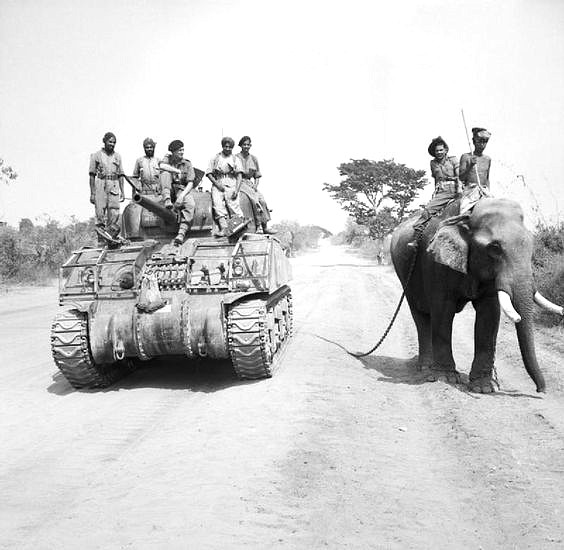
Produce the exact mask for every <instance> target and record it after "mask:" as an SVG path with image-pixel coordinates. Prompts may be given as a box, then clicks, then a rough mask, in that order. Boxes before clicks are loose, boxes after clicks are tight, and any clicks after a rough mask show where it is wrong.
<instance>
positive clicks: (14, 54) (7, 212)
mask: <svg viewBox="0 0 564 550" xmlns="http://www.w3.org/2000/svg"><path fill="white" fill-rule="evenodd" d="M0 37H1V38H0V40H1V48H0V71H1V72H0V74H1V77H2V78H1V80H0V105H1V111H0V113H1V114H0V157H1V158H3V159H4V160H5V161H6V162H7V163H8V164H9V165H11V166H12V167H13V168H14V169H15V170H16V171H17V172H18V174H19V177H18V179H17V180H16V181H14V182H13V183H11V184H10V185H9V186H5V185H3V186H2V187H1V188H0V220H1V219H4V220H5V221H7V222H8V223H10V224H12V225H15V224H17V223H18V221H19V220H20V219H21V218H24V217H27V218H30V219H32V220H33V221H34V222H36V223H42V222H44V221H45V220H47V219H50V218H51V219H57V220H60V221H62V222H66V221H68V220H69V219H70V217H71V216H75V217H76V218H78V219H81V220H83V219H87V218H88V217H90V216H92V215H93V206H92V205H91V204H90V202H89V194H90V191H89V185H88V164H89V157H90V154H91V153H93V152H94V151H96V150H97V149H99V148H100V147H101V146H102V136H103V135H104V133H105V132H106V131H108V130H111V131H113V132H114V133H115V134H116V135H117V145H116V150H117V151H118V152H119V153H120V154H121V156H122V159H123V163H124V168H125V171H126V173H131V171H132V170H133V165H134V162H135V159H136V158H137V157H139V156H142V154H143V149H142V141H143V139H144V138H145V137H148V136H149V137H152V138H154V139H155V140H156V141H157V150H156V154H157V156H159V155H163V154H164V153H165V152H166V149H167V146H168V143H169V142H170V141H172V140H173V139H182V140H183V141H184V143H185V156H186V157H187V158H189V159H190V160H191V161H192V163H193V164H194V166H196V167H198V168H202V169H205V168H206V167H207V164H208V162H209V159H210V158H211V157H212V156H213V155H214V154H216V153H217V152H219V151H220V149H221V145H220V142H221V138H222V136H225V135H227V136H231V137H233V138H234V139H235V141H236V142H238V140H239V138H240V137H241V136H243V135H249V136H251V138H252V142H253V148H252V150H251V152H252V153H253V154H254V155H256V156H257V157H258V159H259V161H260V164H261V170H262V173H263V178H262V180H261V190H262V192H263V194H264V195H265V197H266V199H267V201H268V203H269V206H270V208H272V210H273V212H272V217H273V222H279V221H282V220H295V221H298V222H299V223H302V224H308V223H312V224H316V225H321V226H322V227H325V228H327V229H329V230H331V231H334V232H336V231H339V230H341V229H342V228H343V227H344V224H345V221H346V215H345V213H344V212H343V211H342V210H341V208H340V206H339V205H338V204H337V203H336V202H335V201H333V200H332V199H331V197H330V196H329V195H328V194H327V193H326V192H324V191H323V190H322V186H323V183H324V182H327V183H333V184H336V183H338V182H339V181H340V177H339V173H338V169H337V167H338V166H339V165H340V164H341V163H343V162H347V161H349V160H350V159H362V158H367V159H371V160H376V161H377V160H382V159H391V158H393V159H394V160H395V161H397V162H401V163H403V164H406V165H407V166H409V167H411V168H415V169H424V170H427V171H428V170H429V160H430V157H429V155H428V153H427V146H428V144H429V143H430V141H431V139H432V138H434V137H436V136H438V135H441V136H442V137H443V138H444V139H445V140H446V141H447V143H448V144H449V147H450V153H449V154H451V155H456V156H459V155H460V154H462V153H464V152H467V150H468V142H467V138H466V133H465V129H464V124H463V121H462V117H461V109H463V110H464V114H465V118H466V122H467V125H468V128H471V127H472V126H481V127H485V128H487V129H488V130H490V132H491V133H492V137H491V139H490V142H489V144H488V148H487V150H486V154H488V155H489V156H491V157H492V169H491V187H492V192H493V193H494V195H498V196H510V197H512V198H515V199H517V200H519V201H520V202H521V203H522V204H523V207H524V209H525V212H526V214H527V220H528V223H529V224H530V225H533V224H534V223H536V222H537V221H541V222H543V223H559V222H563V221H564V199H563V195H564V194H563V193H562V191H563V184H562V174H564V155H563V154H562V152H563V151H564V131H563V128H564V104H563V101H564V70H563V69H564V2H562V1H561V0H534V1H532V0H526V1H525V0H505V1H504V2H499V1H489V0H475V1H472V2H471V1H467V0H428V1H423V0H403V1H401V0H397V1H396V2H381V1H379V0H366V1H364V0H346V1H336V0H324V1H322V0H319V1H318V0H311V1H308V0H286V1H284V2H272V1H269V0H167V1H163V0H153V1H145V0H121V1H115V0H114V1H108V0H96V1H84V0H83V1H81V0H72V1H71V0H49V1H47V0H44V1H40V0H34V1H31V0H0ZM235 149H236V151H238V150H239V149H238V147H236V148H235ZM207 185H208V184H206V185H205V188H206V187H207ZM431 193H432V186H431V184H430V183H429V184H428V186H427V187H426V189H425V190H424V191H423V192H422V193H421V195H420V196H419V197H418V199H417V200H416V202H415V205H418V204H420V203H424V202H426V200H428V199H429V198H430V195H431Z"/></svg>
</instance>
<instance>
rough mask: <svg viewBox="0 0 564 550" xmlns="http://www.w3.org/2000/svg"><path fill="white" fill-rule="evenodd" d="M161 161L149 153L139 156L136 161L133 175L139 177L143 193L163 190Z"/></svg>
mask: <svg viewBox="0 0 564 550" xmlns="http://www.w3.org/2000/svg"><path fill="white" fill-rule="evenodd" d="M159 162H160V161H159V159H158V158H156V157H148V156H147V155H145V156H143V157H139V158H138V159H137V160H136V161H135V166H134V167H133V175H134V176H135V177H138V178H139V181H140V182H141V192H142V193H155V194H159V193H160V192H161V184H160V181H159Z"/></svg>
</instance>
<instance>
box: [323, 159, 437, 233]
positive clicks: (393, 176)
mask: <svg viewBox="0 0 564 550" xmlns="http://www.w3.org/2000/svg"><path fill="white" fill-rule="evenodd" d="M338 170H339V174H340V175H341V176H342V177H343V178H344V179H343V180H342V181H341V183H339V184H338V185H331V184H329V183H324V184H323V189H324V190H325V191H327V192H328V193H329V194H330V195H331V197H332V198H333V199H335V200H336V201H337V202H338V203H340V204H341V206H342V208H343V210H345V211H346V212H348V213H349V214H351V216H352V217H353V218H354V220H355V221H356V223H358V224H360V225H365V226H367V227H368V229H369V231H370V236H371V237H373V238H379V239H381V238H383V237H385V236H386V235H387V234H389V233H390V232H391V231H392V230H393V229H394V227H396V226H397V225H398V224H399V223H400V222H401V221H402V220H403V219H404V218H405V217H406V216H407V215H408V214H410V213H411V211H410V210H409V209H408V208H409V205H410V204H411V203H412V202H413V199H414V198H415V196H416V195H417V193H418V192H419V190H421V189H423V187H424V186H425V184H426V183H427V179H426V178H425V170H414V169H413V168H409V167H407V166H406V165H405V164H400V163H397V162H394V160H393V159H391V160H379V161H377V162H376V161H374V160H367V159H362V160H354V159H351V161H350V162H345V163H343V164H341V165H340V166H339V168H338Z"/></svg>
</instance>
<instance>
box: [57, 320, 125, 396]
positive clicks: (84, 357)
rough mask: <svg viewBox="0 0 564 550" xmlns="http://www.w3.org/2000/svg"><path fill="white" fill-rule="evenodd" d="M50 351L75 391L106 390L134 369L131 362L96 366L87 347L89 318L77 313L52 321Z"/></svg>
mask: <svg viewBox="0 0 564 550" xmlns="http://www.w3.org/2000/svg"><path fill="white" fill-rule="evenodd" d="M51 352H52V354H53V359H54V360H55V364H56V365H57V367H58V368H59V370H60V371H61V373H62V374H63V376H64V377H65V378H66V379H67V380H68V382H69V383H70V385H71V386H72V387H73V388H76V389H86V388H87V389H90V388H105V387H107V386H109V385H111V384H113V383H114V382H115V381H116V380H118V379H119V378H122V377H123V376H125V375H126V374H127V373H128V372H130V371H131V370H134V364H133V363H132V362H129V361H123V362H120V363H115V364H112V365H96V364H95V363H94V361H93V359H92V355H91V354H90V350H89V347H88V316H87V314H86V313H82V312H80V311H77V310H66V311H63V312H61V313H59V314H58V315H57V316H56V317H55V319H54V320H53V324H52V325H51Z"/></svg>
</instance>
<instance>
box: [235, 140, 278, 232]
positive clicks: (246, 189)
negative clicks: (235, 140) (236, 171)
mask: <svg viewBox="0 0 564 550" xmlns="http://www.w3.org/2000/svg"><path fill="white" fill-rule="evenodd" d="M251 146H252V144H251V138H250V137H249V136H243V137H242V138H241V139H240V140H239V147H241V152H240V153H237V154H236V155H235V157H237V159H239V161H240V163H241V168H242V170H243V171H242V178H243V181H242V183H241V195H244V196H245V197H244V198H246V199H247V200H246V201H244V200H243V197H241V201H240V202H241V209H242V210H243V213H244V214H245V217H246V218H250V217H252V218H254V222H255V223H254V225H255V228H256V229H258V228H259V227H262V232H263V233H268V234H271V235H274V234H275V233H276V231H274V230H273V229H268V227H267V224H268V222H269V221H270V211H269V209H268V205H267V204H266V200H265V198H264V196H263V194H262V193H261V192H260V191H259V190H258V184H259V180H260V178H261V177H262V174H261V172H260V168H259V163H258V159H257V157H255V156H254V155H251V153H250V150H251ZM246 205H248V208H246ZM246 210H249V212H246Z"/></svg>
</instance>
